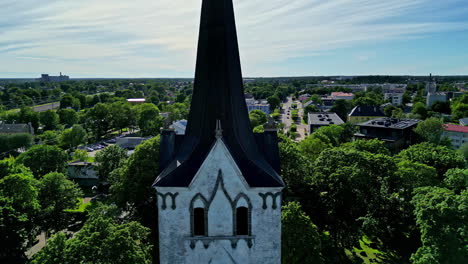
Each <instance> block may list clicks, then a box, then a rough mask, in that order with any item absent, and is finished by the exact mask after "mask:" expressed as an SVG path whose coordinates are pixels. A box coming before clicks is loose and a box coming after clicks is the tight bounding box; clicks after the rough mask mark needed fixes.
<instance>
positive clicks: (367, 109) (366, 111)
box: [349, 105, 385, 117]
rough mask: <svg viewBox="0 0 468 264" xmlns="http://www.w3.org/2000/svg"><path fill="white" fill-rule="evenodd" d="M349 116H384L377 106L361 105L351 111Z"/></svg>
mask: <svg viewBox="0 0 468 264" xmlns="http://www.w3.org/2000/svg"><path fill="white" fill-rule="evenodd" d="M349 116H376V117H378V116H385V114H384V113H383V112H382V110H380V107H378V106H371V105H363V106H356V107H354V108H353V110H351V113H349Z"/></svg>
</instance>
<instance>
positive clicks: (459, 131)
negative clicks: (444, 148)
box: [443, 124, 468, 149]
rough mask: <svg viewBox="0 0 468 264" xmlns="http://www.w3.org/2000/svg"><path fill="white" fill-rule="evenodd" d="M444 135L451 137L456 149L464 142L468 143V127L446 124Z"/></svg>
mask: <svg viewBox="0 0 468 264" xmlns="http://www.w3.org/2000/svg"><path fill="white" fill-rule="evenodd" d="M443 136H445V137H448V138H449V139H450V141H451V142H452V146H453V147H454V148H455V149H459V148H460V147H461V146H462V145H463V144H466V143H468V127H467V126H459V125H452V124H446V125H445V131H444V134H443Z"/></svg>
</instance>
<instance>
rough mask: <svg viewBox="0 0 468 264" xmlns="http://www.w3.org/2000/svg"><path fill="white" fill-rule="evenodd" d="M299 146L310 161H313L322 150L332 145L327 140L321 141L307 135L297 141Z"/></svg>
mask: <svg viewBox="0 0 468 264" xmlns="http://www.w3.org/2000/svg"><path fill="white" fill-rule="evenodd" d="M299 148H300V149H301V151H302V152H304V153H305V155H306V156H307V157H308V158H310V160H311V161H314V160H315V159H316V158H317V157H318V156H319V155H320V153H322V151H324V150H325V149H329V148H332V145H331V144H330V143H329V142H323V141H322V140H321V139H320V138H316V137H313V136H308V137H306V138H305V139H304V140H302V141H301V142H299Z"/></svg>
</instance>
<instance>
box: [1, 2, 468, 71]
mask: <svg viewBox="0 0 468 264" xmlns="http://www.w3.org/2000/svg"><path fill="white" fill-rule="evenodd" d="M234 6H235V12H236V19H237V27H238V38H239V46H240V53H241V61H242V68H243V74H244V76H246V77H247V76H249V77H265V76H305V75H367V74H392V75H397V74H398V75H406V74H411V75H426V74H429V72H432V73H434V74H436V75H452V74H453V75H454V74H459V75H468V1H467V0H234ZM200 9H201V0H157V1H156V0H131V1H129V0H80V1H71V0H1V1H0V78H19V77H25V78H32V77H38V76H39V75H40V74H41V73H51V74H58V72H60V71H61V72H64V73H66V74H68V75H70V76H71V77H72V78H73V77H75V78H79V77H109V78H112V77H133V78H138V77H154V78H159V77H193V75H194V67H195V59H196V44H197V37H198V26H199V17H200Z"/></svg>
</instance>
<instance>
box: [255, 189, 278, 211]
mask: <svg viewBox="0 0 468 264" xmlns="http://www.w3.org/2000/svg"><path fill="white" fill-rule="evenodd" d="M258 195H260V197H262V199H263V206H262V208H263V209H264V210H265V209H267V208H268V206H267V198H268V196H270V197H271V199H272V200H273V203H272V205H271V208H273V209H276V208H278V206H277V204H276V198H277V197H280V196H281V192H277V193H271V192H267V193H259V194H258Z"/></svg>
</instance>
